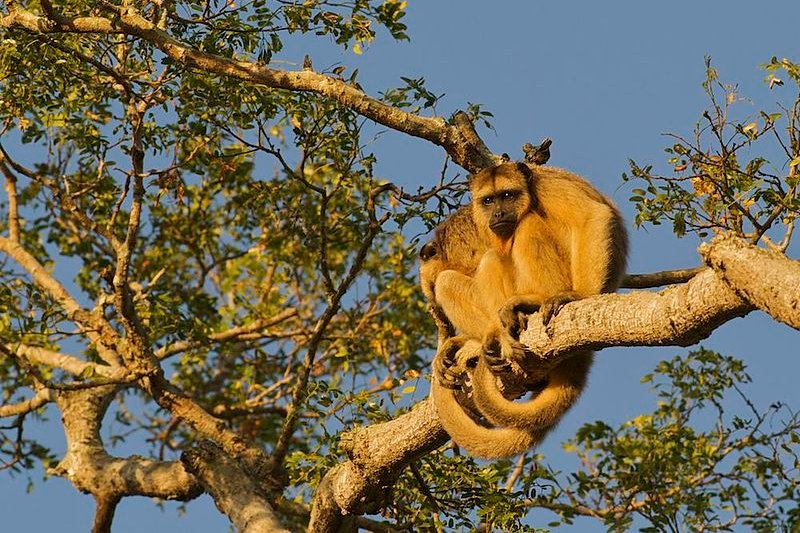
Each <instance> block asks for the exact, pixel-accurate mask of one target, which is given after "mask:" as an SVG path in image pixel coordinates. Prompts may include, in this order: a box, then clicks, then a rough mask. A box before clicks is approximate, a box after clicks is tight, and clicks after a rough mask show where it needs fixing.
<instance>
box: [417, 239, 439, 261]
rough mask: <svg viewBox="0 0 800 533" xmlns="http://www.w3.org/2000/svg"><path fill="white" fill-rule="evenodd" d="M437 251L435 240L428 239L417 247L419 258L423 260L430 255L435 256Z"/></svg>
mask: <svg viewBox="0 0 800 533" xmlns="http://www.w3.org/2000/svg"><path fill="white" fill-rule="evenodd" d="M437 251H438V246H436V242H434V241H430V242H426V243H425V244H423V245H422V248H420V249H419V258H420V259H422V260H423V261H427V260H428V259H431V258H432V257H436V253H437Z"/></svg>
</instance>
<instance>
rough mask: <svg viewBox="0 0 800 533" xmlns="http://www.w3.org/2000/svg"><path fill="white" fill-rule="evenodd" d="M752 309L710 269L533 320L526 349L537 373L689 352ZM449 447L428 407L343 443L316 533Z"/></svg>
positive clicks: (326, 483)
mask: <svg viewBox="0 0 800 533" xmlns="http://www.w3.org/2000/svg"><path fill="white" fill-rule="evenodd" d="M752 309H753V306H751V305H750V304H749V303H747V302H746V301H744V300H743V299H742V298H740V297H739V296H738V295H737V294H736V293H735V292H734V291H733V290H732V289H731V288H730V287H728V285H727V284H726V283H725V282H724V281H723V280H722V279H720V278H719V276H717V274H716V273H715V272H714V271H713V270H711V269H703V271H702V272H700V273H699V274H697V275H695V276H694V277H692V278H691V280H690V281H689V282H687V283H685V284H682V285H675V286H671V287H668V288H666V289H663V290H661V291H659V292H649V291H635V292H631V293H627V294H606V295H601V296H596V297H592V298H587V299H584V300H580V301H577V302H572V303H570V304H568V305H566V306H564V308H563V309H562V310H561V311H560V312H559V314H558V315H556V316H555V317H554V318H553V319H552V320H551V322H550V324H549V325H548V326H547V327H545V326H543V325H542V323H541V320H540V319H539V318H538V315H532V317H531V320H530V323H529V325H528V329H527V331H525V332H524V333H523V335H522V337H521V340H522V342H523V343H524V344H525V345H526V346H528V347H529V348H530V349H531V350H532V351H533V352H534V353H535V354H537V355H538V356H539V357H536V356H534V358H535V360H531V361H530V366H531V367H532V368H535V367H537V366H541V365H542V364H543V363H546V364H548V365H549V364H552V363H554V362H556V361H558V360H559V359H561V358H563V357H566V356H568V355H569V353H571V352H573V351H574V350H577V349H593V350H599V349H601V348H606V347H610V346H666V345H673V346H674V345H678V346H688V345H690V344H694V343H696V342H698V341H700V340H701V339H703V338H705V337H707V336H708V335H709V334H710V333H711V332H712V331H713V330H714V328H716V327H718V326H719V325H721V324H722V323H724V322H726V321H728V320H731V319H733V318H735V317H739V316H743V315H745V314H747V313H748V312H749V311H751V310H752ZM446 439H447V436H446V434H445V433H444V431H443V429H442V428H441V425H440V424H439V421H438V417H437V416H436V413H435V409H434V407H433V405H432V403H431V402H430V400H425V401H423V402H421V404H420V405H418V406H417V407H416V408H415V409H413V410H412V411H411V412H410V413H408V414H406V415H403V416H402V417H399V418H397V419H396V420H393V421H391V422H387V423H385V424H378V425H375V426H370V427H368V428H364V429H359V430H356V431H354V432H352V433H351V434H348V435H346V436H345V437H343V439H342V440H343V442H342V445H343V447H344V448H345V449H346V450H347V451H348V455H349V456H350V458H351V459H350V461H347V462H345V463H343V464H341V465H339V466H337V467H336V468H334V469H332V470H331V471H330V472H328V474H327V475H326V476H325V478H324V480H323V482H322V484H321V485H320V487H319V488H318V490H317V494H316V496H315V500H314V507H313V510H312V517H311V523H310V525H311V528H312V530H313V531H336V530H337V529H338V528H339V527H340V526H341V525H342V524H343V523H344V521H345V520H346V519H347V517H348V516H351V515H355V514H360V513H363V512H365V511H367V510H371V509H373V508H374V507H376V506H378V505H380V501H378V500H377V499H376V498H375V496H376V495H377V494H382V493H385V491H387V490H388V487H390V486H391V484H392V483H393V482H394V480H395V479H396V477H397V475H399V473H400V471H401V470H402V468H403V467H404V466H405V465H407V464H408V463H409V462H410V461H413V460H414V459H415V458H417V457H419V456H421V455H424V454H425V453H428V452H429V451H430V450H432V449H434V448H436V447H438V446H439V445H441V444H443V443H444V442H445V441H446Z"/></svg>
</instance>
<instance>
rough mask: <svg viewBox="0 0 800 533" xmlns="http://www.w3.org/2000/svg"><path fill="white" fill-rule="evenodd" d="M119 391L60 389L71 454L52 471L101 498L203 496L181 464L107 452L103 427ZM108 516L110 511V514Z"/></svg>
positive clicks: (180, 498)
mask: <svg viewBox="0 0 800 533" xmlns="http://www.w3.org/2000/svg"><path fill="white" fill-rule="evenodd" d="M116 390H117V389H116V388H115V387H112V386H103V387H96V388H93V389H88V390H81V391H60V392H58V393H57V398H56V400H57V403H58V406H59V408H60V409H61V413H62V418H63V422H64V434H65V436H66V439H67V452H66V455H65V456H64V457H63V458H62V459H61V461H60V462H59V463H58V465H56V466H55V467H53V468H51V469H50V470H49V473H50V474H54V475H58V476H61V477H64V478H66V479H68V480H69V481H70V482H71V483H72V484H73V485H75V487H76V488H77V489H78V490H81V491H83V492H88V493H91V494H92V495H93V496H95V498H96V499H97V500H98V501H101V502H106V501H108V502H110V501H113V500H114V499H115V498H120V497H124V496H134V495H135V496H150V497H154V498H162V499H171V500H190V499H193V498H196V497H197V496H199V495H200V494H201V493H202V488H201V487H200V486H199V485H198V483H197V481H196V480H195V479H194V477H193V476H192V475H191V474H189V473H188V472H186V470H185V469H184V468H183V465H182V464H181V463H179V462H176V461H154V460H151V459H145V458H143V457H138V456H132V457H128V458H117V457H112V456H110V455H109V454H108V453H107V452H106V451H105V448H104V447H103V442H102V439H101V438H100V425H101V423H102V419H103V415H104V414H105V411H106V409H107V408H108V405H109V403H110V402H111V399H112V398H113V396H114V394H115V393H116ZM106 511H108V510H107V509H106ZM104 516H108V513H105V512H104Z"/></svg>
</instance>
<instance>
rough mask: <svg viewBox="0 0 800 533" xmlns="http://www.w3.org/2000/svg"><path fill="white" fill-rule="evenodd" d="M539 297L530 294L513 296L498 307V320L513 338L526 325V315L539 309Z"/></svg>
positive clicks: (517, 335) (516, 336)
mask: <svg viewBox="0 0 800 533" xmlns="http://www.w3.org/2000/svg"><path fill="white" fill-rule="evenodd" d="M540 304H541V299H539V298H532V297H530V296H514V297H512V298H509V299H508V301H506V303H505V304H504V305H503V307H501V308H500V311H499V314H500V322H501V323H502V324H503V327H504V328H505V329H506V331H508V333H509V335H511V337H513V338H514V339H519V334H520V333H521V332H522V331H524V330H525V329H526V328H527V327H528V315H530V314H532V313H535V312H536V311H538V310H539V307H540Z"/></svg>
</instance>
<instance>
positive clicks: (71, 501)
mask: <svg viewBox="0 0 800 533" xmlns="http://www.w3.org/2000/svg"><path fill="white" fill-rule="evenodd" d="M409 4H410V5H409V9H408V16H407V18H406V21H407V24H408V26H409V33H410V36H411V42H410V43H394V42H391V41H390V40H389V39H388V37H387V36H386V35H380V36H379V39H378V41H377V42H376V43H374V44H373V45H371V46H370V47H369V48H368V49H367V50H366V51H365V53H364V54H363V55H362V56H356V55H354V54H353V53H352V52H342V51H340V50H338V49H337V48H335V47H334V46H332V45H330V44H329V43H327V42H325V41H320V40H319V39H315V38H314V37H313V36H310V37H309V38H307V39H305V38H304V39H302V40H298V41H295V42H292V43H291V44H290V45H289V46H287V48H286V50H285V51H284V53H282V54H281V55H280V56H279V57H278V58H277V59H281V60H285V61H288V62H292V63H294V64H295V65H298V66H299V64H300V63H302V58H303V55H304V54H305V53H309V54H310V55H311V57H312V59H313V61H314V66H315V68H317V69H322V68H325V67H328V66H330V65H332V64H334V63H337V62H341V63H343V64H345V65H347V66H348V67H351V68H359V70H360V75H359V76H360V81H361V83H362V85H363V86H364V88H365V89H366V90H367V91H368V92H369V93H371V94H377V92H379V91H383V90H385V89H388V88H390V87H393V86H397V85H401V84H402V82H401V81H400V76H408V77H420V76H422V77H424V78H425V79H426V80H427V85H428V88H429V89H430V90H432V91H433V92H435V93H437V94H439V93H445V97H444V98H443V99H442V100H441V102H440V103H439V104H438V108H437V109H438V112H439V113H440V114H443V115H449V114H450V113H451V112H452V111H454V110H455V109H456V108H460V107H464V106H465V105H466V102H468V101H469V102H478V103H480V104H482V105H483V106H484V107H485V109H487V110H489V111H491V112H492V113H493V114H494V119H493V121H492V122H493V125H494V127H495V129H496V133H495V132H490V131H486V130H483V131H482V132H481V133H482V135H483V138H484V140H485V141H486V142H487V144H488V145H489V146H490V148H491V149H492V150H493V151H495V152H498V153H499V152H508V153H509V154H511V155H512V157H514V158H518V157H520V156H521V155H522V154H521V150H520V146H521V145H522V144H523V143H524V142H531V141H532V142H538V141H539V140H540V139H541V138H542V137H544V136H548V137H551V138H552V139H553V140H554V145H553V148H552V158H551V160H550V164H553V165H555V166H560V167H564V168H567V169H570V170H572V171H575V172H577V173H579V174H582V175H584V176H586V177H587V178H589V179H590V180H592V181H593V182H594V183H595V184H596V185H597V186H598V187H599V188H600V189H601V190H603V191H604V192H606V193H607V194H608V195H609V196H611V197H612V198H614V199H615V201H616V202H617V203H618V204H619V205H620V207H621V208H622V210H623V212H624V214H625V216H626V218H627V219H628V221H629V228H630V232H631V236H632V249H631V257H630V266H629V270H630V271H631V272H650V271H656V270H665V269H670V268H683V267H691V266H696V265H698V264H699V258H698V256H697V253H696V247H697V244H698V241H697V239H696V238H695V237H691V236H690V237H686V238H684V239H682V240H678V239H676V238H675V237H674V236H673V235H672V233H671V231H670V230H669V228H663V229H662V228H652V227H650V228H648V229H647V230H646V231H645V230H636V229H635V228H633V226H632V222H631V221H632V220H633V215H634V212H633V208H632V206H631V205H630V204H629V203H628V202H627V198H628V196H629V195H630V194H629V193H630V188H631V185H628V184H623V182H622V180H621V178H620V176H621V174H622V172H624V171H626V170H627V160H628V158H633V159H635V160H636V161H638V162H641V163H654V164H656V165H657V166H658V165H663V164H664V162H665V159H666V158H665V154H664V152H663V148H664V147H665V146H666V145H668V144H669V140H668V139H666V138H665V137H663V136H662V134H663V133H665V132H677V133H688V132H690V131H691V130H692V128H693V126H694V124H695V122H696V121H697V120H698V118H699V117H700V114H701V113H702V111H703V109H704V106H705V104H706V101H705V97H704V94H703V91H702V88H701V86H700V83H701V81H702V80H703V76H704V64H703V58H704V56H705V55H710V56H711V57H712V58H713V62H714V65H715V66H716V67H717V68H718V69H719V71H720V75H721V78H722V79H723V80H727V81H731V82H737V83H738V84H739V86H740V93H741V95H742V96H745V97H749V98H751V99H752V100H753V101H754V105H753V107H752V112H753V113H755V112H757V111H758V109H760V108H762V107H763V108H766V109H773V108H774V103H775V101H776V100H777V99H778V97H779V95H778V94H776V93H775V92H774V91H773V92H770V91H768V90H767V89H766V87H765V85H764V84H763V82H762V80H763V77H764V73H763V72H762V71H761V70H759V68H758V65H759V64H762V63H765V62H767V61H768V60H769V58H770V57H771V56H773V55H776V56H778V57H788V58H790V59H793V60H794V61H800V48H799V47H800V40H798V38H797V21H798V20H800V2H797V0H782V1H766V2H761V3H758V4H757V3H754V2H744V1H738V0H737V1H728V2H718V1H687V0H677V1H673V2H641V1H640V2H634V1H629V0H625V1H617V2H575V1H564V2H509V1H505V2H502V1H500V2H478V1H475V0H462V1H455V0H449V1H443V0H442V1H439V2H413V1H412V2H409ZM279 66H280V65H279ZM291 68H294V67H291ZM778 90H783V91H787V92H788V91H789V90H790V87H789V86H788V85H787V86H785V87H784V88H783V89H778ZM786 97H788V95H786ZM746 110H747V107H746V106H745V107H744V108H743V112H745V111H746ZM375 151H376V153H377V154H378V158H379V164H378V166H377V167H376V169H377V173H379V174H380V175H381V176H382V177H385V178H387V179H391V180H393V181H395V182H398V183H401V184H403V185H405V186H407V187H409V188H416V186H418V185H423V184H430V183H432V182H433V181H434V180H436V179H437V177H438V173H439V171H440V169H441V163H442V160H443V153H442V151H441V150H440V149H438V148H436V147H433V146H430V145H427V144H425V143H424V142H423V141H421V140H419V139H415V138H410V137H404V136H402V135H401V134H398V133H394V132H387V133H386V134H384V135H382V136H381V139H380V141H379V142H378V144H377V145H376V146H375ZM662 168H665V167H664V166H662ZM793 248H794V251H795V253H794V256H795V257H797V256H798V255H800V254H798V253H797V250H798V247H797V246H794V247H793ZM703 345H704V346H706V347H708V348H711V349H714V350H718V351H720V352H722V353H724V354H727V355H735V356H737V357H739V358H741V359H743V360H744V361H745V362H746V363H747V365H748V367H749V371H750V374H751V375H752V376H753V378H754V383H753V384H751V385H750V386H749V388H748V389H747V390H748V391H750V392H751V394H752V397H753V399H754V401H755V402H756V404H757V405H758V406H760V407H762V408H763V407H765V406H766V405H768V404H769V403H770V402H772V401H775V400H783V401H787V402H789V403H790V404H791V405H792V406H793V407H795V408H800V401H798V400H800V398H798V393H797V386H796V383H795V382H796V376H798V375H800V357H798V353H797V352H798V348H797V346H798V336H797V332H796V331H793V330H791V329H790V328H788V327H786V326H783V325H780V324H776V323H774V322H773V321H771V320H770V319H769V318H768V317H766V316H764V315H763V314H761V313H759V312H755V313H752V314H751V315H750V316H748V317H745V318H743V319H737V320H735V321H733V322H732V323H729V324H727V325H725V326H723V327H721V328H720V329H719V330H717V331H716V332H715V333H714V335H713V336H712V337H711V338H710V339H708V340H707V341H705V342H704V343H703ZM678 353H685V350H682V349H680V348H659V349H652V348H625V349H609V350H604V351H603V352H601V353H600V354H598V356H597V358H596V364H595V367H594V370H593V373H592V378H591V381H590V386H589V387H588V389H587V391H586V392H585V394H584V396H583V398H582V400H581V402H580V403H579V405H578V406H577V407H576V408H575V409H574V410H573V411H572V412H571V413H570V414H569V416H568V417H567V419H566V420H565V421H564V422H563V423H562V424H561V426H560V427H559V428H558V430H557V431H556V432H555V433H553V434H552V435H551V436H550V437H549V438H548V440H547V441H546V442H545V443H544V444H543V445H542V446H541V447H540V451H541V452H542V453H544V454H545V456H546V459H547V461H548V462H550V463H551V464H553V465H556V466H562V467H564V468H568V467H569V465H571V464H572V463H571V461H572V460H573V459H572V457H571V456H568V455H567V454H566V453H565V452H564V451H563V450H562V449H561V446H560V442H561V441H563V440H564V439H565V438H567V437H568V436H570V435H571V434H572V433H573V432H574V430H575V429H576V428H577V427H578V426H579V425H581V424H582V423H584V422H587V421H591V420H595V419H604V420H606V421H608V422H609V423H611V424H612V425H613V424H615V423H618V422H621V421H623V420H626V419H628V418H631V417H633V416H636V415H638V414H641V413H643V412H646V411H649V410H651V409H652V407H653V406H654V403H655V398H654V397H653V396H652V395H651V394H649V393H648V389H647V388H646V387H645V386H643V385H641V384H640V383H639V379H640V378H641V376H642V375H643V374H644V373H645V372H647V371H649V370H651V369H652V368H653V367H654V366H655V364H656V363H657V361H658V360H660V359H661V358H665V357H670V356H672V355H675V354H678ZM52 418H53V419H54V421H55V422H57V420H58V415H57V413H55V412H53V416H52ZM30 429H31V430H35V431H37V432H41V433H40V434H42V435H43V436H45V437H46V438H47V439H48V440H49V441H50V442H54V443H62V444H56V446H61V447H63V437H62V436H61V435H60V430H59V427H58V425H57V424H56V423H54V424H52V425H50V426H48V427H44V428H30ZM25 485H26V480H25V478H24V477H17V478H15V479H11V480H10V479H9V478H8V477H7V476H4V477H3V478H2V481H0V501H2V502H3V505H2V509H3V513H2V514H3V518H2V521H3V530H4V531H18V530H22V528H23V527H24V528H25V530H27V531H44V530H46V529H50V528H52V527H54V526H55V527H58V528H59V530H61V531H85V530H87V529H88V526H89V524H90V523H91V519H92V514H93V508H94V505H93V502H92V500H91V498H90V497H88V496H85V495H82V494H79V493H77V492H76V491H75V490H74V489H73V488H72V487H71V485H69V484H68V483H67V482H66V481H64V480H61V479H51V480H49V481H47V482H46V483H41V482H39V481H38V479H37V483H36V487H35V489H34V491H33V492H32V493H30V494H26V493H25ZM165 507H166V511H164V512H163V513H162V512H161V511H160V510H158V509H157V508H156V507H155V506H154V505H153V504H152V503H151V502H150V501H147V500H146V499H144V498H128V499H126V500H124V501H123V502H122V504H121V505H120V506H119V508H118V510H117V517H116V520H115V528H114V530H115V531H119V532H136V531H144V530H147V531H149V532H151V533H156V532H161V531H176V530H191V531H195V532H200V533H202V532H216V531H226V530H227V529H228V525H227V524H228V522H227V520H226V519H225V518H224V517H223V516H222V515H220V514H219V513H218V512H217V511H216V509H215V508H214V507H213V503H212V502H211V500H210V498H208V497H207V496H203V497H202V498H200V499H199V500H197V501H195V502H191V503H189V504H188V508H187V510H188V513H187V516H185V517H182V518H180V517H178V515H177V512H176V510H175V509H176V506H175V505H173V504H166V505H165ZM539 523H540V524H541V523H542V521H541V520H540V521H539ZM579 524H580V527H579V528H576V529H575V530H576V531H577V530H578V529H580V530H584V528H585V527H586V526H587V525H588V524H586V523H580V522H579Z"/></svg>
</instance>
